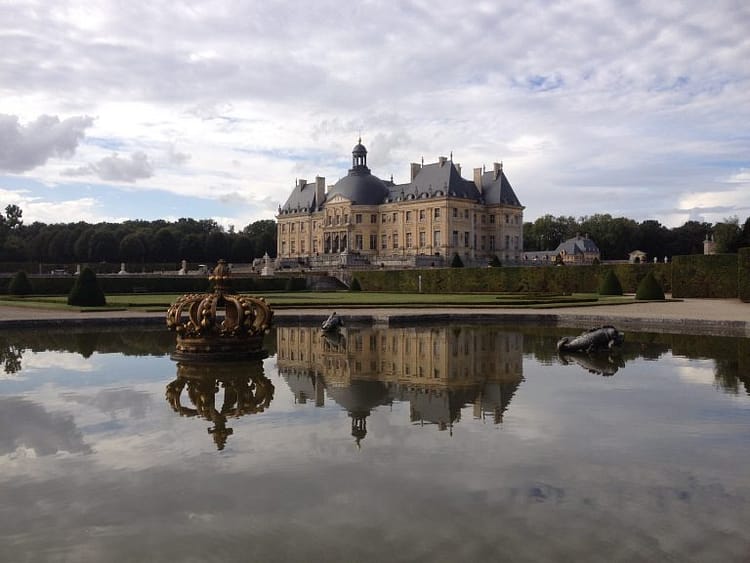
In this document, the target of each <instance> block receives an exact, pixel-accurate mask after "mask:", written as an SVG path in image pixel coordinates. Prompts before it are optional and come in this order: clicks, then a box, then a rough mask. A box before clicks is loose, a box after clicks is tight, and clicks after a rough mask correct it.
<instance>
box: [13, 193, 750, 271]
mask: <svg viewBox="0 0 750 563" xmlns="http://www.w3.org/2000/svg"><path fill="white" fill-rule="evenodd" d="M523 227H524V231H523V234H524V250H528V251H533V250H554V249H555V248H556V247H557V245H558V244H560V242H562V241H564V240H566V239H568V238H571V237H574V236H576V235H577V234H581V235H584V234H587V235H588V236H589V237H590V238H591V239H592V240H593V241H594V242H596V244H597V246H598V247H599V250H600V251H601V254H602V259H604V260H624V259H626V258H627V257H628V253H629V252H631V251H633V250H642V251H644V252H645V253H646V254H648V256H649V257H657V258H661V257H663V256H669V257H671V256H677V255H684V254H702V253H703V241H704V240H705V239H706V237H707V236H709V237H713V238H714V240H715V242H716V246H717V252H720V253H723V252H729V253H733V252H736V251H737V249H738V248H740V247H743V246H750V218H748V219H746V220H745V222H744V223H743V224H742V225H741V224H740V221H739V219H738V218H737V217H731V218H728V219H725V220H724V221H722V222H719V223H715V224H711V223H706V222H699V221H687V222H686V223H684V224H683V225H681V226H679V227H674V228H671V229H670V228H667V227H665V226H664V225H662V224H661V223H659V222H658V221H655V220H646V221H642V222H640V223H639V222H637V221H634V220H632V219H628V218H625V217H612V216H611V215H609V214H596V215H592V216H587V217H580V218H578V219H575V218H574V217H570V216H568V217H566V216H559V217H555V216H553V215H544V216H543V217H539V218H538V219H536V220H535V221H533V222H526V223H524V225H523ZM266 252H268V255H269V256H270V257H271V258H275V257H276V221H274V220H273V219H263V220H260V221H255V222H253V223H250V224H248V225H247V226H245V227H244V228H243V229H242V230H240V231H236V230H235V229H234V227H230V228H229V229H224V228H223V227H222V226H221V225H219V224H218V223H216V221H214V220H213V219H198V220H196V219H188V218H182V219H178V220H177V221H173V222H170V221H165V220H161V219H160V220H156V221H143V220H132V221H124V222H122V223H96V224H91V223H86V222H83V221H79V222H77V223H55V224H49V225H48V224H45V223H40V222H34V223H31V224H30V225H25V224H24V222H23V211H22V210H21V209H20V208H19V207H18V206H16V205H8V206H7V207H6V208H5V213H4V214H3V213H0V262H44V263H50V262H54V263H76V262H77V263H83V262H112V263H118V262H127V263H149V262H152V263H153V262H161V263H168V262H179V261H180V260H187V261H188V262H204V263H211V262H214V261H216V260H218V259H219V258H224V259H226V260H228V261H230V262H236V263H246V262H251V261H252V260H253V259H254V258H261V257H263V255H264V254H265V253H266Z"/></svg>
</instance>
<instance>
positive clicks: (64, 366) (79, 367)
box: [23, 352, 97, 372]
mask: <svg viewBox="0 0 750 563" xmlns="http://www.w3.org/2000/svg"><path fill="white" fill-rule="evenodd" d="M50 368H52V369H57V370H65V371H78V372H92V371H94V370H96V369H97V365H96V364H95V363H94V362H92V361H90V360H87V359H86V358H83V357H82V356H81V355H80V354H71V353H69V352H27V353H25V354H24V355H23V370H24V372H29V371H42V370H46V369H50Z"/></svg>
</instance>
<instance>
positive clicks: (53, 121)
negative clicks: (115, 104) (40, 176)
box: [0, 114, 94, 172]
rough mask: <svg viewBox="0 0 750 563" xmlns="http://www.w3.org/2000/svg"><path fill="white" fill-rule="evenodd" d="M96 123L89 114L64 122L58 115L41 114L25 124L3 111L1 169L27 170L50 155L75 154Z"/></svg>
mask: <svg viewBox="0 0 750 563" xmlns="http://www.w3.org/2000/svg"><path fill="white" fill-rule="evenodd" d="M93 123H94V120H93V118H91V117H86V116H77V117H69V118H67V119H64V120H63V121H60V119H59V118H58V117H57V116H53V115H41V116H39V117H38V118H37V119H36V120H34V121H32V122H30V123H27V124H26V125H21V123H20V122H19V119H18V117H17V116H15V115H7V114H0V170H2V171H6V172H26V171H28V170H32V169H34V168H36V167H37V166H41V165H43V164H45V163H46V162H47V160H49V159H50V158H53V157H62V158H68V157H71V156H73V154H75V152H76V149H77V148H78V144H79V142H80V141H81V140H82V139H83V137H84V135H85V132H86V129H87V128H89V127H91V126H92V125H93Z"/></svg>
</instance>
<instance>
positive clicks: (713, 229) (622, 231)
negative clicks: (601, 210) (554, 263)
mask: <svg viewBox="0 0 750 563" xmlns="http://www.w3.org/2000/svg"><path fill="white" fill-rule="evenodd" d="M577 234H580V235H588V236H589V238H591V240H593V241H594V242H595V243H596V245H597V246H598V247H599V251H600V252H601V255H602V259H603V260H625V259H627V258H628V254H629V253H630V252H632V251H633V250H642V251H643V252H645V253H646V254H647V255H648V256H649V258H651V257H655V258H659V259H661V258H662V257H664V256H668V257H672V256H678V255H684V254H703V241H704V240H705V239H706V237H707V236H708V237H713V240H714V241H715V242H716V251H717V252H719V253H735V252H737V249H738V248H740V247H743V246H750V217H749V218H748V219H746V220H745V222H744V224H742V225H740V221H739V219H738V218H737V217H730V218H727V219H725V220H724V221H722V222H719V223H714V224H711V223H705V222H700V221H687V222H686V223H684V224H683V225H681V226H679V227H674V228H671V229H670V228H667V227H665V226H664V225H662V224H661V223H659V221H655V220H653V219H649V220H646V221H641V222H640V223H639V222H637V221H634V220H633V219H627V218H625V217H612V216H611V215H609V214H596V215H592V216H590V217H580V218H579V219H575V218H574V217H565V216H560V217H554V216H552V215H545V216H543V217H539V218H538V219H537V220H536V221H534V222H527V223H524V225H523V239H524V250H528V251H533V250H554V249H555V248H556V247H557V245H558V244H560V243H561V242H562V241H564V240H566V239H569V238H572V237H574V236H576V235H577Z"/></svg>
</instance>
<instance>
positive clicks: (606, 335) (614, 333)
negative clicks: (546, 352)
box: [557, 325, 625, 352]
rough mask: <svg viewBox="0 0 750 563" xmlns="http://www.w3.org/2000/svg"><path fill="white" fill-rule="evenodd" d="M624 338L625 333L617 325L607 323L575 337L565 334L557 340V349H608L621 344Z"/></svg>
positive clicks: (559, 350) (572, 350)
mask: <svg viewBox="0 0 750 563" xmlns="http://www.w3.org/2000/svg"><path fill="white" fill-rule="evenodd" d="M624 338H625V337H624V335H623V334H622V333H621V332H619V331H618V330H617V329H616V328H615V327H613V326H610V325H607V326H602V327H599V328H592V329H591V330H587V331H586V332H584V333H582V334H580V335H579V336H576V337H575V338H571V337H570V336H563V337H562V338H561V339H560V340H559V341H558V342H557V351H558V352H594V351H596V350H608V349H612V348H614V347H615V346H621V345H622V342H623V340H624Z"/></svg>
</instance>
